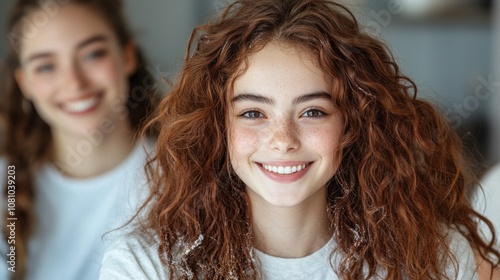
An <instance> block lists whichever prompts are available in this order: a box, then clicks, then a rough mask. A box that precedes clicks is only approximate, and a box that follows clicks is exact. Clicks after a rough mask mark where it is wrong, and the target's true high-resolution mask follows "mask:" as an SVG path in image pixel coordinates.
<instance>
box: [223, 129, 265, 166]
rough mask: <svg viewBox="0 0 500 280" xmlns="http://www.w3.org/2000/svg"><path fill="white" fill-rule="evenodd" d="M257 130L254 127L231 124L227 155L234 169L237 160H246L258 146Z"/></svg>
mask: <svg viewBox="0 0 500 280" xmlns="http://www.w3.org/2000/svg"><path fill="white" fill-rule="evenodd" d="M258 144H259V142H258V132H257V131H255V130H254V129H249V128H244V127H238V126H237V125H235V126H233V127H232V129H231V130H230V132H229V156H230V159H231V163H232V164H233V167H234V168H235V169H236V167H237V164H238V163H239V162H246V161H248V157H249V156H251V155H252V154H253V153H254V152H255V151H256V150H257V148H258Z"/></svg>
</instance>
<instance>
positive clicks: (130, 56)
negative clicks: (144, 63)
mask: <svg viewBox="0 0 500 280" xmlns="http://www.w3.org/2000/svg"><path fill="white" fill-rule="evenodd" d="M123 55H124V61H125V72H126V73H127V75H128V76H130V75H132V74H134V72H135V71H136V70H137V59H138V58H137V47H136V46H135V43H134V42H132V41H130V42H128V43H127V44H125V46H124V48H123Z"/></svg>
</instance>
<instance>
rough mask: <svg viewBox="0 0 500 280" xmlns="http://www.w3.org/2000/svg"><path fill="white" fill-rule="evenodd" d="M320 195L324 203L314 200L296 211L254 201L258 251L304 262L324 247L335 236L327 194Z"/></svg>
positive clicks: (295, 209) (254, 222)
mask: <svg viewBox="0 0 500 280" xmlns="http://www.w3.org/2000/svg"><path fill="white" fill-rule="evenodd" d="M318 195H319V196H320V198H321V197H323V198H324V199H319V200H318V199H313V198H311V199H309V201H306V202H304V203H302V204H301V205H298V206H294V207H276V206H272V205H269V204H266V203H265V202H263V201H252V220H253V235H254V241H253V243H254V246H255V248H257V249H258V250H260V251H262V252H264V253H266V254H268V255H272V256H276V257H282V258H301V257H305V256H308V255H310V254H312V253H314V252H316V251H317V250H319V249H320V248H321V247H323V246H324V245H325V244H326V243H327V242H328V241H329V240H330V239H331V237H332V234H331V230H330V229H329V221H328V215H327V210H326V208H327V202H326V190H322V191H320V194H318ZM318 201H320V202H319V203H318ZM321 201H322V202H321Z"/></svg>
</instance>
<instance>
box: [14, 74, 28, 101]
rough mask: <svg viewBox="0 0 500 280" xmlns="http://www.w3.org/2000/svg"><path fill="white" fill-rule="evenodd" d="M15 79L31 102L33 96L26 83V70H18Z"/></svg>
mask: <svg viewBox="0 0 500 280" xmlns="http://www.w3.org/2000/svg"><path fill="white" fill-rule="evenodd" d="M14 79H16V82H17V84H18V85H19V88H20V89H21V92H22V93H23V96H24V98H26V99H28V100H31V94H30V93H29V91H28V86H27V83H26V73H24V70H23V69H22V68H17V69H16V70H15V71H14Z"/></svg>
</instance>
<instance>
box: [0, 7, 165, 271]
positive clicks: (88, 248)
mask: <svg viewBox="0 0 500 280" xmlns="http://www.w3.org/2000/svg"><path fill="white" fill-rule="evenodd" d="M60 2H62V1H60ZM47 11H50V13H49V12H47ZM122 12H123V11H122V3H121V1H119V0H75V1H64V4H60V3H59V2H57V1H36V0H31V1H26V0H19V1H16V2H15V3H14V5H13V7H12V9H11V12H10V16H9V19H8V27H9V38H14V39H17V40H15V41H11V43H12V45H11V50H10V54H9V55H8V57H7V59H6V62H5V65H4V69H3V70H4V71H3V73H2V79H3V80H2V95H1V99H2V101H1V108H0V109H1V110H0V112H1V116H2V118H3V119H4V122H5V130H4V135H5V139H4V140H3V150H4V153H5V157H2V158H1V160H0V166H1V170H2V174H0V175H3V170H7V166H9V170H11V169H13V170H15V211H14V213H15V217H16V218H17V220H16V221H15V244H12V243H8V244H7V242H6V240H7V237H9V236H10V235H11V233H10V231H9V229H7V230H5V227H4V232H3V234H6V236H5V237H4V238H2V240H3V242H2V247H1V248H2V255H3V256H4V258H5V256H6V255H7V254H8V253H9V251H10V246H11V245H14V247H15V262H14V265H15V267H14V269H10V270H11V271H12V270H15V272H14V273H12V272H11V271H8V269H9V268H11V267H12V264H9V262H5V261H2V262H1V264H0V268H1V269H2V271H1V272H0V273H1V275H5V274H7V276H6V277H12V278H13V279H24V278H26V279H44V280H46V279H95V278H96V277H97V271H98V269H99V264H100V260H101V256H102V248H103V245H102V241H101V238H102V235H103V234H104V233H105V232H107V231H109V230H111V229H113V228H116V227H118V226H120V225H121V224H122V223H124V222H125V221H126V220H127V219H129V218H130V217H131V216H132V215H133V213H135V211H136V210H137V206H138V205H139V203H140V201H141V200H140V197H141V195H142V196H144V193H145V192H146V191H147V190H146V189H144V188H143V187H142V186H144V185H145V184H146V176H145V174H144V172H143V167H144V165H145V162H146V157H147V151H150V150H151V147H152V143H151V141H149V140H147V141H146V142H145V143H142V142H141V141H139V140H138V138H137V137H136V136H137V133H138V131H140V130H141V129H142V128H143V126H144V124H145V122H146V121H147V119H148V118H149V117H150V116H151V115H152V113H153V112H154V110H155V104H154V103H155V100H156V99H157V97H158V96H157V94H156V93H155V92H154V91H153V88H152V86H153V83H152V81H153V78H152V77H151V76H150V75H149V74H148V73H147V71H146V69H145V66H146V65H145V61H144V59H143V57H142V55H141V53H140V51H139V50H138V49H137V47H136V46H135V44H134V42H133V40H132V37H131V34H130V31H129V29H128V27H127V24H126V22H125V19H124V17H123V14H122ZM43 16H45V21H41V20H40V19H41V18H42V17H43ZM35 23H36V24H35ZM153 82H154V81H153ZM144 144H145V145H144ZM0 178H1V181H0V182H1V184H2V193H3V194H6V193H7V190H6V186H5V182H6V181H7V180H6V179H5V180H4V178H5V176H0ZM6 201H7V199H6V198H2V200H1V206H2V207H1V213H2V215H6V210H7V203H5V202H6ZM7 215H8V213H7ZM7 217H9V216H7ZM5 245H7V246H5ZM4 253H5V254H4ZM7 261H9V259H8V260H7ZM6 265H7V267H5V266H6ZM2 277H3V276H2ZM2 277H0V278H2ZM2 279H4V278H2Z"/></svg>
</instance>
